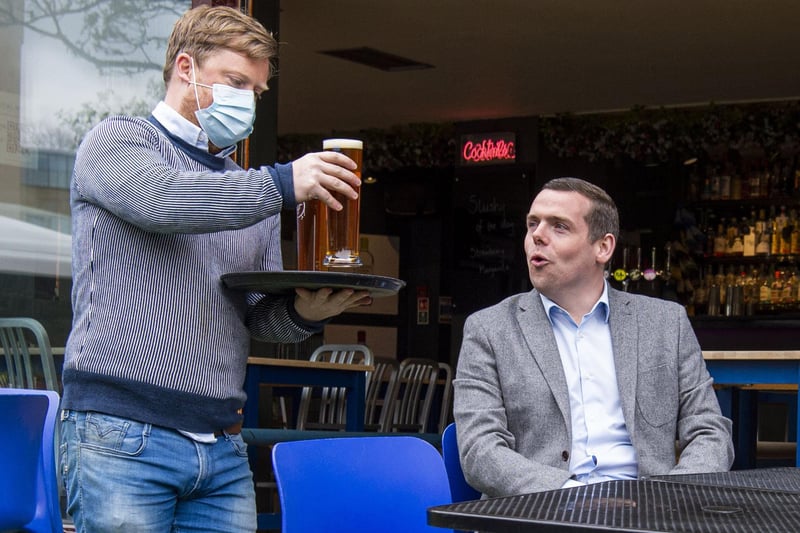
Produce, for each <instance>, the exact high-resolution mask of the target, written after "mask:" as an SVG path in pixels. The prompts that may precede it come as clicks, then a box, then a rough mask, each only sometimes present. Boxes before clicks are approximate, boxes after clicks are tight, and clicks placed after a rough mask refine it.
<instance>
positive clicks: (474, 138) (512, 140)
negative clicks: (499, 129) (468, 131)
mask: <svg viewBox="0 0 800 533" xmlns="http://www.w3.org/2000/svg"><path fill="white" fill-rule="evenodd" d="M516 159H517V146H516V135H515V134H514V133H509V132H503V133H484V134H479V135H463V136H462V137H461V150H460V154H459V163H460V164H461V165H462V166H473V165H504V164H509V163H514V162H516Z"/></svg>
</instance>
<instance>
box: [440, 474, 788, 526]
mask: <svg viewBox="0 0 800 533" xmlns="http://www.w3.org/2000/svg"><path fill="white" fill-rule="evenodd" d="M771 470H774V469H771ZM791 470H792V472H788V473H787V475H788V476H789V477H791V478H794V479H795V481H796V479H797V472H794V471H795V470H796V469H791ZM753 472H754V471H753ZM731 474H735V473H731ZM772 475H773V477H774V478H777V477H781V476H780V474H779V473H778V472H774V471H773V472H772ZM673 478H674V476H673ZM727 478H729V479H730V480H732V486H721V485H712V484H703V483H699V484H698V483H694V482H690V481H691V480H684V481H677V480H676V479H671V480H670V481H669V482H667V481H663V480H654V479H646V480H635V481H608V482H605V483H597V484H594V485H587V486H582V487H574V488H568V489H561V490H554V491H547V492H538V493H533V494H523V495H519V496H510V497H505V498H492V499H488V500H476V501H470V502H461V503H455V504H451V505H443V506H438V507H432V508H430V509H429V510H428V523H429V524H430V525H434V526H439V527H445V528H450V529H460V530H468V531H475V530H478V531H487V532H512V531H513V532H525V531H536V532H548V531H551V532H563V531H569V532H575V531H629V532H640V531H670V532H692V533H705V532H708V533H712V532H714V533H738V532H759V533H760V532H765V531H768V532H775V533H780V532H792V533H795V532H797V531H800V492H782V491H779V490H775V489H774V488H771V489H770V490H764V489H759V488H744V487H742V486H737V485H736V484H737V483H744V480H745V479H746V478H747V479H750V480H756V481H755V482H756V483H757V482H759V481H758V480H759V478H761V481H762V482H763V480H764V478H763V476H760V475H759V474H752V475H750V476H747V475H730V476H727ZM706 481H708V480H707V479H706Z"/></svg>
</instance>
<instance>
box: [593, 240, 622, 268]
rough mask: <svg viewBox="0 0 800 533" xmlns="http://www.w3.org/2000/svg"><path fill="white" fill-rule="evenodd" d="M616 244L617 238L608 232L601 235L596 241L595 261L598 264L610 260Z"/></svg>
mask: <svg viewBox="0 0 800 533" xmlns="http://www.w3.org/2000/svg"><path fill="white" fill-rule="evenodd" d="M616 246H617V240H616V239H615V238H614V236H613V235H612V234H610V233H606V234H605V235H603V236H602V237H601V238H600V240H598V241H597V262H598V263H600V264H603V265H605V264H607V263H608V262H609V261H611V256H612V255H614V249H615V248H616Z"/></svg>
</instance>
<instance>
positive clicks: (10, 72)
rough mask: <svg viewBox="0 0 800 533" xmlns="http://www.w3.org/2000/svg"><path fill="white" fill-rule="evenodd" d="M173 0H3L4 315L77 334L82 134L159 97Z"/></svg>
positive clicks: (0, 214) (138, 111)
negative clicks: (72, 201) (75, 251)
mask: <svg viewBox="0 0 800 533" xmlns="http://www.w3.org/2000/svg"><path fill="white" fill-rule="evenodd" d="M190 7H191V2H190V1H188V0H187V1H175V0H73V1H70V2H64V1H62V0H0V50H2V52H3V53H2V57H0V65H2V67H0V69H1V70H2V72H3V76H2V77H0V316H31V317H34V318H37V319H38V320H40V321H41V322H43V323H44V324H45V326H46V327H47V329H48V332H49V333H50V336H51V340H52V342H53V343H54V344H60V345H63V342H64V341H65V339H66V334H67V332H68V330H69V325H70V320H71V309H70V303H69V291H70V288H71V286H70V278H71V276H70V255H71V254H70V245H71V238H70V222H69V180H70V175H71V173H72V165H73V163H74V159H75V150H76V148H77V146H78V144H79V143H80V140H81V139H82V137H83V136H84V134H85V133H86V132H87V131H88V130H89V128H91V127H92V126H93V125H94V124H96V123H97V122H99V121H100V120H101V119H102V118H103V117H105V116H108V115H110V114H129V115H140V116H141V115H143V116H147V115H149V114H150V111H151V110H152V108H153V107H154V106H155V104H156V103H157V102H158V101H159V100H160V99H161V98H162V96H163V90H164V84H163V81H162V73H161V70H162V67H163V61H164V54H165V51H166V42H167V39H168V37H169V33H170V31H171V29H172V25H173V24H174V23H175V21H176V20H177V19H178V17H179V16H180V15H181V14H182V13H183V12H184V11H186V10H187V9H189V8H190Z"/></svg>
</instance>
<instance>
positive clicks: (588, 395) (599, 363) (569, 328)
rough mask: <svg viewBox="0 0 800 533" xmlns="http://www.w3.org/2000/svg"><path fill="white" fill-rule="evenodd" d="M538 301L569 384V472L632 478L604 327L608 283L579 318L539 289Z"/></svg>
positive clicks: (581, 476) (592, 479)
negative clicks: (570, 430)
mask: <svg viewBox="0 0 800 533" xmlns="http://www.w3.org/2000/svg"><path fill="white" fill-rule="evenodd" d="M542 303H543V304H544V308H545V311H546V312H547V316H548V318H549V319H550V323H551V324H552V325H553V333H554V334H555V337H556V343H557V344H558V351H559V354H560V355H561V363H562V365H563V367H564V375H565V376H566V378H567V386H568V388H569V407H570V414H571V419H572V420H571V421H572V453H571V454H570V464H569V468H570V472H571V473H572V474H573V476H574V479H575V480H577V481H579V482H581V483H597V482H600V481H608V480H612V479H635V478H636V476H637V473H638V466H637V459H636V450H635V449H634V448H633V445H632V444H631V439H630V434H629V433H628V428H627V427H626V426H625V419H624V417H623V415H622V404H621V402H620V397H619V387H618V386H617V375H616V368H615V366H614V350H613V347H612V345H611V330H610V329H609V327H608V285H606V286H605V287H604V288H603V294H602V295H601V296H600V299H599V300H598V301H597V303H595V305H594V307H592V310H591V311H590V312H589V313H587V314H586V315H584V316H583V319H582V320H581V323H580V324H576V323H575V321H574V320H572V317H570V315H569V313H567V312H566V311H565V310H564V309H562V308H561V307H559V306H558V305H557V304H556V303H555V302H553V301H552V300H550V299H549V298H547V297H546V296H543V295H542ZM570 484H571V483H569V482H568V484H567V485H565V486H569V485H570Z"/></svg>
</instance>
